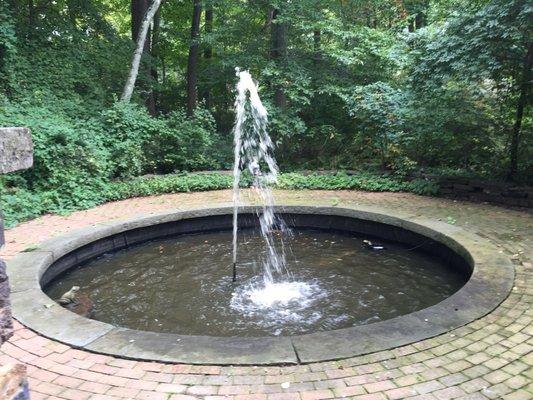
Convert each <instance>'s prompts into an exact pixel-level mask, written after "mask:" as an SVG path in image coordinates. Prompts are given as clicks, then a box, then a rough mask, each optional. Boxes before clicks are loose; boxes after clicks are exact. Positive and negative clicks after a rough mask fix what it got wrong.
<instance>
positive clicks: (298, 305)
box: [14, 70, 505, 364]
mask: <svg viewBox="0 0 533 400" xmlns="http://www.w3.org/2000/svg"><path fill="white" fill-rule="evenodd" d="M237 77H238V83H237V87H236V94H237V96H236V101H235V111H236V120H235V126H234V144H235V149H234V157H235V163H234V168H233V178H234V181H233V194H232V196H233V207H223V208H202V209H197V210H187V211H178V212H176V211H173V212H168V213H163V214H161V215H153V216H149V217H145V218H140V219H138V220H134V221H125V222H117V223H116V224H115V225H116V226H115V225H105V226H102V227H98V228H94V230H91V231H90V232H88V233H83V234H82V235H81V236H80V237H78V236H74V237H73V238H63V239H60V240H58V242H57V244H54V243H56V242H55V241H54V242H53V243H52V244H51V245H48V246H49V247H43V249H44V250H43V251H37V252H35V257H37V256H39V254H53V255H54V256H53V257H51V256H50V257H48V256H47V257H48V258H46V257H45V258H42V259H41V258H39V259H34V261H33V262H32V264H31V265H29V266H27V267H24V268H15V269H14V270H15V271H22V272H21V274H22V276H21V277H20V278H19V279H18V281H16V280H15V281H16V282H19V285H22V289H20V287H19V290H25V286H24V285H26V282H30V283H31V282H33V281H31V280H29V278H28V277H29V276H30V275H28V274H29V272H26V271H33V272H31V274H32V275H31V276H37V277H38V283H37V285H38V286H39V287H40V288H44V291H45V292H46V294H47V295H48V296H49V297H46V296H45V295H44V294H42V297H44V298H46V299H47V300H46V301H47V302H48V303H46V301H45V304H49V303H50V299H54V300H58V299H59V298H60V297H61V296H62V295H63V294H64V293H65V292H66V291H67V290H69V289H70V288H72V286H80V288H81V289H80V291H81V293H82V294H83V295H84V296H88V297H89V298H90V299H91V302H92V305H93V307H92V308H91V309H90V314H89V315H88V317H89V318H91V319H93V320H96V321H92V322H90V320H89V319H83V320H82V321H80V320H79V319H78V320H74V319H73V318H72V317H71V316H70V315H69V314H72V313H70V312H69V311H67V310H64V309H62V308H61V307H60V306H59V307H60V309H59V310H58V307H53V308H52V311H53V312H57V313H58V315H61V318H64V319H65V320H67V321H71V320H72V323H69V329H73V332H75V334H74V333H73V334H72V335H71V336H68V335H70V333H68V332H70V331H68V332H67V333H66V334H63V333H61V335H62V336H61V338H60V340H61V341H66V342H68V343H70V342H73V343H76V345H77V346H79V342H80V339H79V338H80V337H84V335H89V336H90V337H89V338H88V339H87V342H88V343H90V344H89V345H88V347H87V348H89V349H91V350H93V351H102V349H104V350H105V352H109V351H111V352H112V353H113V354H115V353H116V352H117V351H118V352H119V353H120V354H124V355H127V356H128V357H132V358H137V357H139V354H138V349H139V348H141V347H142V348H143V349H147V354H146V358H148V359H153V358H154V359H161V360H169V361H178V362H210V363H211V362H212V363H215V364H218V363H221V364H225V363H236V364H241V363H243V364H249V363H257V362H259V363H273V362H274V363H285V362H299V361H300V360H308V361H309V360H317V359H332V358H339V357H344V356H347V355H353V354H363V353H367V352H369V347H368V346H369V341H368V340H360V338H361V337H363V338H369V337H372V338H378V339H376V340H375V341H374V339H373V342H372V343H375V346H374V347H375V349H378V350H379V349H381V348H382V347H383V346H381V341H383V343H384V344H385V348H387V346H390V347H397V346H399V345H401V344H402V343H407V342H409V340H411V338H412V337H413V335H414V334H417V335H418V334H419V333H420V332H426V328H427V327H426V324H427V323H426V322H425V321H429V320H432V318H434V315H436V314H435V312H438V313H439V318H440V319H439V321H441V320H445V319H446V318H448V319H447V321H448V322H446V323H444V322H443V323H442V324H439V325H438V326H436V327H435V329H430V330H427V332H426V333H424V334H426V335H427V337H431V336H435V335H436V334H438V333H439V332H440V330H439V329H441V330H442V329H443V328H442V327H449V326H453V325H454V324H459V325H458V326H460V325H462V324H464V323H465V320H466V319H462V320H459V321H457V320H456V318H457V317H456V315H459V314H457V313H458V312H459V311H461V309H462V307H463V306H464V304H465V303H464V302H462V301H461V297H459V301H458V303H457V304H459V306H456V305H453V306H450V304H451V303H450V302H451V301H452V300H451V299H452V298H454V296H455V293H456V292H459V294H460V293H462V290H463V289H462V287H463V285H464V284H465V282H467V280H468V278H469V277H470V275H471V274H472V271H473V265H474V261H473V260H474V259H475V257H474V256H472V258H471V259H469V257H470V256H469V255H468V254H469V253H466V250H464V249H463V248H462V247H461V245H459V244H454V242H453V241H451V240H448V239H447V236H446V235H448V234H450V232H449V231H446V234H440V233H438V232H433V231H432V230H431V229H429V228H426V227H423V226H422V227H419V226H418V225H417V224H414V223H411V222H410V221H405V220H401V219H399V218H395V217H393V216H387V215H381V214H374V213H371V212H366V211H365V212H363V211H360V210H356V209H347V208H340V207H318V206H316V205H313V204H311V205H309V206H301V205H300V206H288V205H287V206H275V205H274V195H273V191H272V187H273V185H274V184H276V182H277V181H278V174H279V170H278V166H277V163H276V160H275V158H274V155H273V154H274V143H273V141H272V140H271V138H270V137H269V135H268V131H267V124H268V114H267V111H266V109H265V107H264V106H263V104H262V103H261V99H260V98H259V94H258V86H257V84H256V83H255V82H254V81H253V79H252V77H251V75H250V73H249V72H248V71H240V70H237ZM243 174H246V175H247V176H248V175H249V176H250V177H251V185H250V188H247V189H242V190H241V189H240V187H239V183H240V181H241V177H242V175H243ZM461 239H464V238H463V236H461ZM71 242H73V243H71ZM65 243H66V244H65ZM375 243H379V246H378V245H375ZM475 243H476V245H477V243H478V242H477V241H476V242H475ZM50 246H51V247H50ZM54 246H56V247H54ZM45 251H46V252H45ZM468 251H469V252H470V251H472V252H473V253H475V251H476V247H470V248H469V250H468ZM483 254H484V253H483ZM31 255H33V253H32V254H31ZM25 257H28V254H25ZM40 257H41V256H40ZM476 257H477V256H476ZM30 259H31V257H30ZM24 260H25V258H24V259H23V260H22V261H21V262H24ZM469 260H472V261H469ZM227 265H233V267H234V273H233V277H232V276H231V275H230V274H228V269H227V268H224V266H227ZM476 265H477V264H476ZM479 265H481V268H483V265H484V264H483V263H481V264H479ZM498 271H500V270H498ZM237 272H238V275H237ZM488 276H492V275H490V274H489V275H488ZM30 283H28V284H30ZM32 285H36V284H35V283H32ZM491 285H493V283H492V282H489V283H487V287H486V290H488V291H490V289H491V288H492V287H493V286H491ZM33 287H34V286H30V289H32V290H33ZM476 290H478V289H476ZM492 290H494V289H492ZM500 292H501V293H504V292H505V290H503V289H502V290H501V291H500ZM500 292H498V293H500ZM461 296H462V295H461ZM483 298H484V299H485V297H483ZM486 298H487V299H488V297H486ZM494 298H495V299H497V298H498V296H494ZM491 299H492V298H491ZM43 301H44V300H43ZM454 301H455V300H454ZM453 304H456V303H453ZM490 305H491V306H492V303H491V304H490ZM450 307H451V308H450ZM486 308H487V307H485V309H486ZM45 310H48V309H45ZM435 310H436V311H435ZM450 310H453V312H451V311H450ZM475 310H476V313H472V315H474V314H475V315H474V317H476V316H477V315H478V314H479V313H481V311H483V310H482V309H479V310H481V311H479V310H478V308H475ZM22 311H23V312H24V313H28V315H30V317H29V318H30V323H29V324H28V325H29V326H36V327H37V328H36V330H37V331H44V332H45V334H46V335H47V336H50V337H56V336H57V333H56V332H55V331H50V330H49V328H48V327H47V326H42V321H43V318H42V312H43V309H42V307H40V308H39V309H38V311H35V313H33V311H31V310H27V309H26V308H24V309H23V310H22ZM63 311H64V312H63ZM34 314H35V318H33V315H34ZM414 315H416V318H415V317H414ZM461 315H463V314H461ZM469 315H470V314H469ZM479 315H483V314H479ZM76 317H78V316H76ZM413 318H415V319H413ZM50 319H53V317H50ZM402 321H406V322H402ZM413 321H415V324H414V325H413ZM420 321H423V323H422V322H420ZM82 322H83V323H82ZM84 324H88V325H89V326H92V327H93V328H92V329H94V330H95V331H91V330H90V331H89V333H85V332H84V331H83V329H84V327H85V326H86V325H84ZM398 324H405V326H409V327H412V330H413V331H412V332H411V331H410V330H409V329H405V332H404V331H403V330H401V329H400V330H398ZM420 324H422V325H423V326H421V325H420ZM78 326H80V328H79V329H76V327H78ZM402 326H404V325H402ZM437 328H438V329H437ZM402 329H403V328H402ZM96 331H98V332H99V333H98V335H100V334H101V335H102V339H98V340H95V343H94V345H93V343H92V342H91V341H92V340H94V338H93V336H91V335H93V333H94V332H96ZM101 331H104V332H103V333H102V332H101ZM391 331H393V332H403V333H401V334H400V333H398V335H397V336H395V338H394V340H393V341H392V342H391V339H390V337H389V335H388V332H391ZM61 332H63V331H61ZM106 332H109V335H107V333H106ZM346 332H348V334H347V333H346ZM404 333H405V334H404ZM65 335H66V336H68V337H67V338H66V339H65ZM95 335H96V334H95ZM117 335H119V336H121V337H122V336H124V340H125V345H122V344H119V345H114V344H113V343H115V341H116V340H117V338H116V336H117ZM347 335H348V336H349V338H348V336H347ZM350 335H353V340H352V339H351V337H352V336H350ZM107 336H109V340H108V339H107ZM143 338H144V339H143ZM162 338H163V339H162ZM339 338H340V339H341V340H337V339H339ZM347 338H348V339H349V340H348V339H347ZM379 338H381V339H379ZM120 340H122V339H120ZM161 340H163V341H164V344H161V345H160V343H161ZM346 340H348V341H349V346H347V345H346V343H347V342H346ZM110 342H112V343H110ZM132 343H133V344H132ZM302 343H303V344H302ZM317 343H320V344H321V345H320V346H317ZM154 344H157V346H159V347H158V349H156V350H153V349H154ZM82 345H83V343H82ZM110 346H111V347H112V348H113V350H109V348H110ZM113 346H114V347H113ZM157 346H156V347H157ZM176 346H177V347H176ZM258 346H259V347H261V346H263V347H262V349H261V348H259V349H258ZM376 346H377V347H376ZM130 347H131V348H130ZM133 347H135V349H133ZM117 348H118V349H119V350H116V349H117ZM246 349H248V350H246ZM249 349H253V351H250V350H249ZM324 349H326V350H324ZM315 352H318V353H320V354H315ZM155 353H157V354H156V355H155V356H154V355H153V354H155ZM296 353H297V355H296ZM117 354H118V353H117ZM199 354H202V355H203V356H199ZM204 356H205V357H204ZM161 357H162V358H161ZM202 357H203V358H202ZM141 358H145V357H144V356H143V357H141Z"/></svg>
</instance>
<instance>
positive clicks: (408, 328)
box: [8, 206, 514, 365]
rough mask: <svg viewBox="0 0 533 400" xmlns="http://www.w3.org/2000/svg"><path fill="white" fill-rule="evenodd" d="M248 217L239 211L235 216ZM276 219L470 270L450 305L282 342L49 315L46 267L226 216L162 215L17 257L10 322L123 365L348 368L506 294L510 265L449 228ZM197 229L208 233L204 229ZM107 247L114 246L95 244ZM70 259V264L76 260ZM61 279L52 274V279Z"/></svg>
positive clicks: (319, 210)
mask: <svg viewBox="0 0 533 400" xmlns="http://www.w3.org/2000/svg"><path fill="white" fill-rule="evenodd" d="M255 210H256V208H254V207H242V208H241V209H240V212H241V213H253V212H254V211H255ZM276 212H278V213H284V214H292V215H306V216H309V217H312V216H322V217H324V216H327V217H330V219H331V220H332V221H335V218H337V217H342V218H344V220H346V221H349V220H350V219H351V220H356V221H358V223H360V224H364V223H365V222H369V223H378V224H382V225H389V226H391V227H393V228H400V229H402V230H405V231H410V232H414V233H416V234H418V235H421V236H424V237H427V238H429V239H431V240H433V241H435V242H437V243H440V244H443V245H445V246H446V247H448V248H450V249H451V250H453V252H454V253H457V254H459V255H460V256H461V257H462V258H464V259H465V260H466V262H467V263H468V264H469V265H470V267H471V268H472V271H471V272H472V273H471V276H470V279H469V280H468V282H467V283H466V284H465V285H464V286H463V287H462V288H461V289H460V290H459V291H457V292H456V293H454V294H453V295H452V296H450V297H448V298H447V299H445V300H443V301H442V302H440V303H438V304H436V305H434V306H431V307H428V308H425V309H422V310H419V311H416V312H414V313H411V314H407V315H403V316H399V317H396V318H393V319H389V320H385V321H381V322H377V323H373V324H368V325H362V326H357V327H351V328H345V329H338V330H332V331H325V332H317V333H311V334H306V335H299V336H286V337H211V336H188V335H179V334H168V333H156V332H145V331H137V330H132V329H127V328H122V327H116V326H113V325H110V324H107V323H103V322H100V321H96V320H91V319H87V318H84V317H81V316H78V315H76V314H74V313H72V312H70V311H68V310H66V309H64V308H63V307H61V306H59V305H57V304H56V303H55V302H54V301H53V300H52V299H50V298H49V297H48V296H47V295H46V294H45V293H44V292H43V291H42V290H41V283H42V282H43V281H44V282H45V283H46V281H47V280H49V279H51V278H52V277H50V276H47V275H46V273H47V271H49V270H50V268H51V266H52V267H54V266H57V265H59V266H61V264H62V263H64V265H69V266H72V265H74V261H75V260H72V259H71V260H69V257H71V258H72V255H73V254H74V253H75V251H77V252H78V253H79V252H81V253H82V254H83V253H84V252H85V254H86V255H85V256H82V258H84V259H88V257H89V256H90V255H91V254H93V256H95V255H98V254H102V253H103V252H106V251H109V249H106V248H105V246H104V247H103V248H102V243H110V242H111V243H113V246H112V247H111V249H113V248H115V249H117V248H121V247H126V246H127V245H128V244H131V242H130V241H129V240H127V239H126V238H127V237H128V235H130V236H129V237H133V238H135V237H136V233H138V232H141V231H143V230H148V231H151V232H155V231H158V232H160V233H159V236H160V237H161V236H164V231H161V228H163V229H164V228H165V226H168V225H169V223H173V222H176V221H185V220H192V219H201V218H205V217H217V216H219V217H220V216H228V215H230V214H231V213H232V208H231V207H223V208H205V209H197V210H191V211H168V212H165V213H161V214H155V215H150V216H146V217H139V218H135V219H131V220H126V221H121V222H110V223H104V224H100V225H97V226H94V227H91V228H87V229H82V230H78V231H75V232H72V233H71V234H69V235H68V236H64V237H58V238H53V239H50V240H47V241H45V242H43V243H41V244H40V245H39V246H38V247H37V248H35V249H34V250H33V251H29V252H23V253H20V254H19V255H17V256H16V257H15V258H13V259H12V260H11V261H10V262H9V264H8V272H9V275H10V279H11V283H12V291H13V294H12V303H13V314H14V317H15V318H16V319H17V320H18V321H20V322H21V323H22V324H24V325H26V326H27V327H28V328H30V329H32V330H34V331H36V332H38V333H39V334H41V335H43V336H46V337H48V338H51V339H54V340H57V341H59V342H62V343H65V344H68V345H70V346H73V347H77V348H82V349H85V350H88V351H92V352H97V353H103V354H108V355H113V356H118V357H123V358H130V359H137V360H150V361H162V362H176V363H189V364H218V365H230V364H231V365H251V364H254V365H266V364H297V363H309V362H316V361H327V360H337V359H342V358H348V357H353V356H357V355H363V354H368V353H373V352H377V351H382V350H386V349H391V348H396V347H399V346H403V345H406V344H409V343H413V342H416V341H420V340H422V339H426V338H430V337H434V336H437V335H439V334H442V333H445V332H447V331H449V330H452V329H455V328H458V327H460V326H463V325H465V324H467V323H469V322H471V321H473V320H476V319H478V318H480V317H482V316H484V315H486V314H487V313H489V312H490V311H492V310H493V309H494V308H496V307H497V306H498V305H499V304H500V303H501V302H502V301H503V300H504V299H505V298H506V297H507V295H508V293H509V292H510V290H511V288H512V284H513V279H514V268H513V266H512V263H511V262H510V260H509V259H507V258H506V257H505V256H503V255H502V254H500V253H499V251H498V248H497V247H495V246H494V245H492V244H491V243H489V242H488V241H487V240H485V239H483V238H481V237H479V236H477V235H475V234H472V233H468V232H466V231H464V230H463V229H461V228H459V227H456V226H454V225H450V224H447V223H443V222H438V221H430V220H427V221H426V220H417V222H416V223H415V222H413V221H408V220H405V219H401V218H397V217H394V216H390V215H385V214H378V213H372V212H367V211H359V210H356V209H345V208H337V207H314V206H278V207H277V209H276ZM322 220H324V218H322ZM337 221H338V218H337ZM333 223H335V222H333ZM155 227H157V228H155ZM206 227H207V228H209V224H208V225H207V226H206ZM329 227H330V228H332V226H329ZM335 227H336V226H335ZM324 228H327V227H326V226H324ZM161 232H163V233H161ZM132 235H133V236H132ZM110 237H112V238H113V239H112V240H109V239H108V240H107V241H104V242H102V239H106V238H110ZM137 237H138V235H137ZM152 237H155V236H152ZM150 238H151V237H148V238H146V239H145V240H148V239H150ZM137 242H138V241H137ZM79 258H80V256H79V254H78V255H77V256H76V259H79ZM54 268H57V267H54ZM60 272H61V268H59V269H57V270H56V272H55V274H57V273H60Z"/></svg>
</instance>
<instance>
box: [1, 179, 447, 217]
mask: <svg viewBox="0 0 533 400" xmlns="http://www.w3.org/2000/svg"><path fill="white" fill-rule="evenodd" d="M250 182H251V179H250V176H249V175H248V174H246V173H244V174H243V175H242V178H241V182H240V185H241V187H248V186H249V185H250ZM232 186H233V177H232V176H231V175H230V174H228V173H220V172H210V173H195V174H188V173H180V174H172V175H161V176H159V175H156V176H151V177H140V178H134V179H127V180H123V181H115V182H111V183H108V184H103V185H101V186H100V187H98V190H97V191H96V192H90V191H89V192H88V193H93V196H92V197H91V196H87V195H86V196H85V198H86V200H85V201H78V202H73V201H72V198H73V197H72V196H74V198H78V199H79V198H83V196H82V195H81V194H76V191H77V190H79V191H82V192H83V191H84V190H87V188H77V187H76V186H74V187H72V188H71V189H72V191H74V193H73V194H67V193H66V192H58V191H43V192H30V191H29V190H26V189H17V190H10V191H8V192H7V194H4V196H3V197H2V203H3V204H2V206H3V210H4V217H5V221H6V226H7V227H11V226H14V225H16V224H17V223H19V222H21V221H25V220H27V219H31V218H35V217H37V216H39V215H41V214H44V213H47V212H55V213H67V212H70V211H74V210H81V209H86V208H90V207H93V206H94V205H96V204H99V203H103V202H106V201H115V200H123V199H128V198H132V197H140V196H152V195H158V194H164V193H181V192H198V191H206V190H220V189H230V188H231V187H232ZM277 187H278V188H279V189H310V190H347V189H352V190H353V189H358V190H367V191H377V192H384V191H391V192H398V191H406V192H412V193H417V194H422V195H434V194H436V193H437V192H438V186H437V185H436V184H435V183H433V182H430V181H425V180H413V181H402V180H401V179H400V178H399V177H395V176H393V175H389V176H384V175H378V174H371V173H367V172H361V173H358V174H356V175H348V174H346V173H344V172H338V173H325V174H316V173H313V174H310V175H304V174H301V173H285V174H281V175H280V176H279V183H278V186H277Z"/></svg>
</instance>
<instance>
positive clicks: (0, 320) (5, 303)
mask: <svg viewBox="0 0 533 400" xmlns="http://www.w3.org/2000/svg"><path fill="white" fill-rule="evenodd" d="M9 293H10V290H9V279H8V278H7V275H6V264H5V263H4V262H3V261H2V260H0V345H1V344H2V343H4V342H6V341H7V340H8V339H9V338H10V337H11V336H12V335H13V320H12V318H11V302H10V301H9Z"/></svg>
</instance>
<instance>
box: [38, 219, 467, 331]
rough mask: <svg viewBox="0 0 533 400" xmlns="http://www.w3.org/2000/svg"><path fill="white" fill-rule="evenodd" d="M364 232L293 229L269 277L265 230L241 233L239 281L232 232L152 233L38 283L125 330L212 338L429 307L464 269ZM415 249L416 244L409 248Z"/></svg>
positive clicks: (326, 326) (369, 319)
mask: <svg viewBox="0 0 533 400" xmlns="http://www.w3.org/2000/svg"><path fill="white" fill-rule="evenodd" d="M363 239H366V238H364V237H358V236H354V235H348V234H342V233H335V232H324V231H314V230H295V231H293V232H292V234H291V235H288V237H287V238H286V239H285V244H286V258H287V266H288V270H289V271H290V275H289V276H288V277H287V278H286V279H283V280H281V279H278V280H277V281H276V282H274V283H273V284H267V285H266V286H265V283H264V282H263V279H262V274H261V265H259V264H260V261H259V260H260V259H261V258H262V257H261V255H264V252H265V248H264V243H263V239H262V237H261V235H260V234H259V233H258V232H256V231H253V230H245V231H241V232H240V236H239V265H238V279H237V282H236V283H233V282H232V280H231V262H232V237H231V232H230V231H221V232H214V233H202V234H194V235H183V236H176V237H172V238H166V239H163V240H154V241H150V242H146V243H143V244H141V245H137V246H134V247H131V248H127V249H124V250H121V251H118V252H115V253H112V254H105V255H102V256H100V257H98V258H95V259H93V260H91V261H89V262H87V263H85V264H83V265H80V266H77V267H75V268H72V269H70V270H68V271H67V272H65V273H63V274H62V275H60V276H59V277H57V278H56V279H55V280H53V281H52V282H51V283H50V284H48V285H47V286H46V287H45V288H44V289H45V292H46V293H47V294H48V295H49V296H50V297H51V298H52V299H55V300H57V299H58V298H60V297H61V295H62V294H63V293H65V292H66V291H68V290H69V289H70V288H71V287H72V286H75V285H76V286H80V287H81V289H80V293H81V294H82V295H83V296H84V297H85V298H87V297H88V298H90V300H91V302H92V303H93V306H92V309H91V311H90V314H89V317H90V318H93V319H96V320H99V321H103V322H107V323H110V324H113V325H116V326H123V327H127V328H131V329H138V330H146V331H155V332H170V333H179V334H188V335H210V336H264V335H271V336H277V335H296V334H304V333H310V332H316V331H324V330H332V329H339V328H346V327H351V326H356V325H362V324H369V323H373V322H378V321H383V320H386V319H390V318H394V317H396V316H399V315H403V314H408V313H411V312H414V311H417V310H420V309H422V308H426V307H429V306H431V305H434V304H436V303H438V302H440V301H442V300H443V299H445V298H446V297H448V296H450V295H451V294H453V293H454V292H456V291H457V290H458V289H459V288H460V287H461V286H462V285H463V284H464V283H465V282H466V280H467V276H465V274H464V273H462V272H459V270H456V269H454V268H453V266H449V265H446V264H445V263H444V262H443V261H441V260H439V259H438V258H435V257H433V256H431V255H428V254H425V253H421V252H418V251H417V248H414V249H413V248H409V247H406V246H403V245H399V244H395V243H389V242H384V241H379V243H380V244H384V245H385V247H386V248H385V249H384V250H381V251H372V250H368V249H366V248H364V247H363V245H362V241H363ZM415 247H416V246H415Z"/></svg>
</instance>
